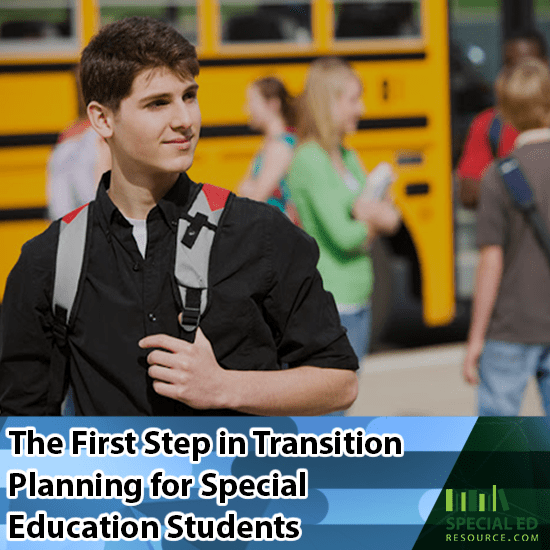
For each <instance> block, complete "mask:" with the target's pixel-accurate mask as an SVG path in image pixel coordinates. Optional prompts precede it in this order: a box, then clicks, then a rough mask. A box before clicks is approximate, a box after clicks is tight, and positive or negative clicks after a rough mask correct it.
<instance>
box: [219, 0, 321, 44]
mask: <svg viewBox="0 0 550 550" xmlns="http://www.w3.org/2000/svg"><path fill="white" fill-rule="evenodd" d="M220 15H221V21H222V42H223V43H225V44H234V43H239V42H241V43H242V42H299V43H308V42H311V8H310V4H309V2H300V3H294V2H292V3H291V2H287V1H285V0H279V1H278V0H266V1H263V0H252V1H250V0H221V2H220Z"/></svg>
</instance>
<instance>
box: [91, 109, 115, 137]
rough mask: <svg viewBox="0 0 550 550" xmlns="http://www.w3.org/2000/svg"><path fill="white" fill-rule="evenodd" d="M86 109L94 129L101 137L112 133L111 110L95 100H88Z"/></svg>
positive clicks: (112, 114) (112, 115) (112, 116)
mask: <svg viewBox="0 0 550 550" xmlns="http://www.w3.org/2000/svg"><path fill="white" fill-rule="evenodd" d="M86 111H87V112H88V118H89V119H90V123H91V124H92V126H93V128H94V130H95V131H96V132H97V133H98V134H99V135H100V136H101V137H102V138H103V139H107V138H110V137H111V136H112V135H113V118H114V113H113V111H111V109H109V107H105V105H102V104H101V103H98V102H97V101H90V103H88V107H87V108H86Z"/></svg>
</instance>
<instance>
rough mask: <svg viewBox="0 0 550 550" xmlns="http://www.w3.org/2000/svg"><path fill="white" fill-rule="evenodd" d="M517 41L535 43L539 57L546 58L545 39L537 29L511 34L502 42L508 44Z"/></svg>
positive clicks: (546, 47)
mask: <svg viewBox="0 0 550 550" xmlns="http://www.w3.org/2000/svg"><path fill="white" fill-rule="evenodd" d="M518 40H524V41H527V42H533V43H535V44H536V45H537V47H538V49H539V54H540V57H541V58H546V57H548V46H547V44H546V39H545V38H544V35H543V34H542V33H541V32H540V31H538V30H537V29H533V28H528V29H521V30H517V31H514V32H511V33H510V34H509V35H508V36H507V37H506V39H505V41H504V42H505V44H508V43H510V42H516V41H518Z"/></svg>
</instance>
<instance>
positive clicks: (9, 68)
mask: <svg viewBox="0 0 550 550" xmlns="http://www.w3.org/2000/svg"><path fill="white" fill-rule="evenodd" d="M75 66H76V65H75V64H74V63H29V64H28V65H27V64H23V63H18V64H14V65H9V64H8V65H0V74H2V73H64V72H68V71H72V70H74V68H75Z"/></svg>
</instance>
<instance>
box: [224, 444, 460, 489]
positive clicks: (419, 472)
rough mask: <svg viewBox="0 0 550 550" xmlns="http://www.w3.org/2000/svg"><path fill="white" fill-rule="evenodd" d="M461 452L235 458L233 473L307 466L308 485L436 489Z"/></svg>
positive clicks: (288, 471)
mask: <svg viewBox="0 0 550 550" xmlns="http://www.w3.org/2000/svg"><path fill="white" fill-rule="evenodd" d="M458 455H459V453H458V452H456V453H455V452H450V453H449V452H443V453H437V452H425V453H419V452H410V453H407V452H405V454H404V456H402V457H399V458H384V457H381V456H379V457H375V458H369V457H363V458H347V457H341V458H283V457H276V458H259V457H250V456H249V457H248V458H236V459H235V461H234V462H233V469H232V470H233V471H232V473H233V475H235V476H237V477H240V476H242V475H245V474H248V475H251V476H254V477H259V476H261V475H266V474H269V472H270V471H271V470H280V472H281V473H282V474H283V475H289V474H290V475H295V474H296V470H297V469H298V468H305V469H307V470H308V474H309V475H308V477H309V486H310V487H316V488H319V489H344V488H348V489H358V488H359V489H369V488H370V489H402V488H409V489H414V488H416V489H432V488H433V489H435V488H440V487H442V486H443V485H444V483H445V481H446V479H447V477H448V476H449V473H450V471H451V469H452V467H453V466H454V464H455V462H456V459H457V458H458Z"/></svg>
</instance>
